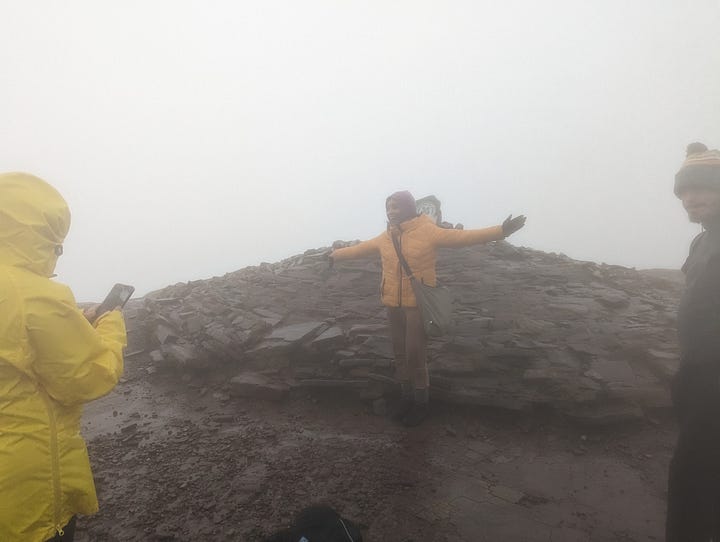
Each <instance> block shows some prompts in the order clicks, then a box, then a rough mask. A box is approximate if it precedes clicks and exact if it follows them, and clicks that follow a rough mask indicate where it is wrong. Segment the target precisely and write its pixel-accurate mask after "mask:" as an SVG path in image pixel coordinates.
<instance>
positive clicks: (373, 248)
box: [330, 234, 384, 261]
mask: <svg viewBox="0 0 720 542" xmlns="http://www.w3.org/2000/svg"><path fill="white" fill-rule="evenodd" d="M383 235H384V234H380V235H378V236H377V237H375V238H374V239H369V240H367V241H363V242H362V243H358V244H357V245H353V246H351V247H345V248H339V249H337V250H333V252H332V254H330V258H332V260H333V261H341V260H357V259H360V258H370V257H372V256H375V255H376V254H379V253H380V238H381V237H382V236H383Z"/></svg>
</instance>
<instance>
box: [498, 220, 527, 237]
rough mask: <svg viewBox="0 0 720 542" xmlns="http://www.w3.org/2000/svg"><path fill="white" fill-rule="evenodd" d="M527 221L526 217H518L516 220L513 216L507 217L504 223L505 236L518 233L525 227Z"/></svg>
mask: <svg viewBox="0 0 720 542" xmlns="http://www.w3.org/2000/svg"><path fill="white" fill-rule="evenodd" d="M525 220H526V218H525V215H520V216H516V217H515V218H513V217H512V215H510V216H509V217H507V218H506V219H505V222H503V223H502V230H503V235H504V236H505V237H507V236H509V235H512V234H513V233H515V232H516V231H518V230H519V229H520V228H522V227H523V226H524V225H525Z"/></svg>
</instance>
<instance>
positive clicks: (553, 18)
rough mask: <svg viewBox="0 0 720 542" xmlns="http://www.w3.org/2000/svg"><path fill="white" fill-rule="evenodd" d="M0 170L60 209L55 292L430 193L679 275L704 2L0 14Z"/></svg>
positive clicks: (39, 7)
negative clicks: (33, 186) (35, 186)
mask: <svg viewBox="0 0 720 542" xmlns="http://www.w3.org/2000/svg"><path fill="white" fill-rule="evenodd" d="M0 5H1V6H2V17H0V68H1V70H2V72H1V73H2V75H3V83H2V85H0V103H2V105H3V107H2V110H1V111H2V126H3V129H2V130H0V148H1V149H2V152H1V153H0V170H2V171H27V172H29V173H32V174H35V175H37V176H40V177H42V178H44V179H45V180H47V181H48V182H50V183H51V184H53V185H54V186H55V187H56V188H57V189H58V190H59V191H60V192H61V193H62V194H63V196H64V197H65V198H66V200H67V201H68V203H69V205H70V208H71V211H72V214H73V224H72V227H71V230H70V234H69V236H68V238H67V241H66V244H65V254H64V255H63V257H62V258H61V260H60V263H59V265H58V269H57V273H58V280H60V281H61V282H64V283H66V284H68V285H70V286H71V287H72V288H73V290H74V292H75V294H76V296H77V298H78V299H79V300H94V299H100V298H102V297H103V296H104V294H105V292H106V291H107V290H109V288H110V287H111V286H112V284H113V283H115V282H124V283H129V284H134V285H135V286H136V288H137V293H138V294H139V295H142V294H144V293H146V292H148V291H150V290H152V289H156V288H160V287H163V286H165V285H167V284H171V283H174V282H178V281H187V280H194V279H198V278H207V277H210V276H214V275H222V274H224V273H227V272H230V271H234V270H236V269H239V268H242V267H245V266H248V265H255V264H258V263H260V262H263V261H276V260H279V259H282V258H284V257H288V256H290V255H292V254H296V253H299V252H303V251H304V250H306V249H308V248H316V247H321V246H329V245H330V244H331V243H332V242H333V241H334V240H336V239H365V238H368V237H371V236H374V235H377V234H378V233H380V232H381V231H382V230H383V229H384V227H385V213H384V201H385V197H386V196H387V195H388V194H390V193H392V192H394V191H396V190H405V189H407V190H410V191H411V192H412V193H413V194H414V195H415V196H416V197H422V196H425V195H429V194H434V195H436V196H437V197H438V198H440V200H441V201H442V204H443V214H444V217H445V218H446V219H447V220H449V221H451V222H462V223H463V224H464V225H465V227H466V228H473V227H484V226H490V225H494V224H498V223H500V222H501V221H502V220H503V219H504V218H505V217H506V216H507V215H508V214H510V213H513V214H520V213H523V214H526V215H527V217H528V222H527V226H526V228H525V229H523V230H522V231H521V232H519V233H518V234H517V235H515V236H513V238H512V239H511V242H513V243H514V244H518V245H524V246H529V247H532V248H536V249H540V250H546V251H553V252H562V253H565V254H567V255H569V256H571V257H573V258H578V259H583V260H592V261H596V262H606V263H609V264H620V265H625V266H630V267H637V268H652V267H663V268H679V267H680V265H682V262H683V261H684V258H685V256H686V253H687V247H688V245H689V242H690V240H691V239H692V237H693V236H694V235H695V234H696V233H697V232H699V226H697V225H692V224H689V223H688V220H687V217H686V215H685V213H684V211H683V209H682V207H681V205H680V203H679V201H678V200H677V199H676V198H675V196H674V195H673V191H672V186H673V177H674V174H675V172H676V171H677V170H678V168H679V167H680V164H681V162H682V160H683V159H684V149H685V146H686V145H687V144H688V143H690V142H691V141H696V140H699V141H703V142H705V143H706V144H707V145H708V146H709V147H711V148H717V147H718V146H719V145H720V69H718V68H719V67H720V39H719V38H718V33H717V29H718V28H719V24H720V2H718V1H717V0H697V1H695V2H693V4H692V9H690V8H689V7H688V6H687V5H686V4H683V3H680V2H675V1H653V2H650V1H638V2H632V3H628V2H618V1H610V2H604V3H584V2H570V1H567V2H564V1H554V2H544V3H536V2H530V1H515V2H512V1H511V2H504V3H498V2H477V1H474V2H461V1H456V2H443V3H438V2H423V1H417V0H416V1H413V2H409V1H394V2H362V3H361V2H347V3H346V2H342V3H340V2H330V1H327V2H319V1H307V2H291V1H267V2H261V3H257V2H213V3H205V2H198V1H194V2H189V1H172V2H170V1H161V0H157V1H154V2H139V1H126V2H122V3H105V2H90V1H70V2H63V3H54V2H40V1H38V2H34V1H28V2H8V1H5V2H2V3H1V4H0Z"/></svg>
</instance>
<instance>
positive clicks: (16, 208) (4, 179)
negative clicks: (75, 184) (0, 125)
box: [0, 173, 70, 277]
mask: <svg viewBox="0 0 720 542" xmlns="http://www.w3.org/2000/svg"><path fill="white" fill-rule="evenodd" d="M69 228H70V209H69V208H68V206H67V203H65V200H64V199H63V197H62V196H61V195H60V194H59V193H58V191H57V190H55V189H54V188H53V187H52V186H50V185H49V184H48V183H46V182H45V181H43V180H42V179H39V178H37V177H35V176H33V175H29V174H27V173H3V174H0V263H3V264H6V265H10V266H13V267H23V268H25V269H28V270H30V271H32V272H34V273H37V274H39V275H43V276H48V277H49V276H51V275H52V274H53V272H54V270H55V264H56V263H57V253H56V251H57V248H56V247H58V246H61V245H62V243H63V241H64V240H65V236H66V235H67V233H68V229H69Z"/></svg>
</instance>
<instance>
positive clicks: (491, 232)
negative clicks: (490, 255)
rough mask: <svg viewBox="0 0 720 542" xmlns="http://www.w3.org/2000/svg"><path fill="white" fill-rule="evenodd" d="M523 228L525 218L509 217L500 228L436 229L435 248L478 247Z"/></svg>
mask: <svg viewBox="0 0 720 542" xmlns="http://www.w3.org/2000/svg"><path fill="white" fill-rule="evenodd" d="M523 226H525V216H524V215H520V216H516V217H515V218H513V217H512V215H510V216H509V217H507V218H506V219H505V221H504V222H503V223H502V225H500V226H492V227H490V228H483V229H479V230H446V229H444V228H439V227H436V228H435V230H433V231H434V240H435V246H437V247H465V246H469V245H479V244H482V243H489V242H490V241H500V240H501V239H505V238H506V237H508V236H509V235H512V234H513V233H515V232H516V231H518V230H519V229H520V228H522V227H523Z"/></svg>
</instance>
